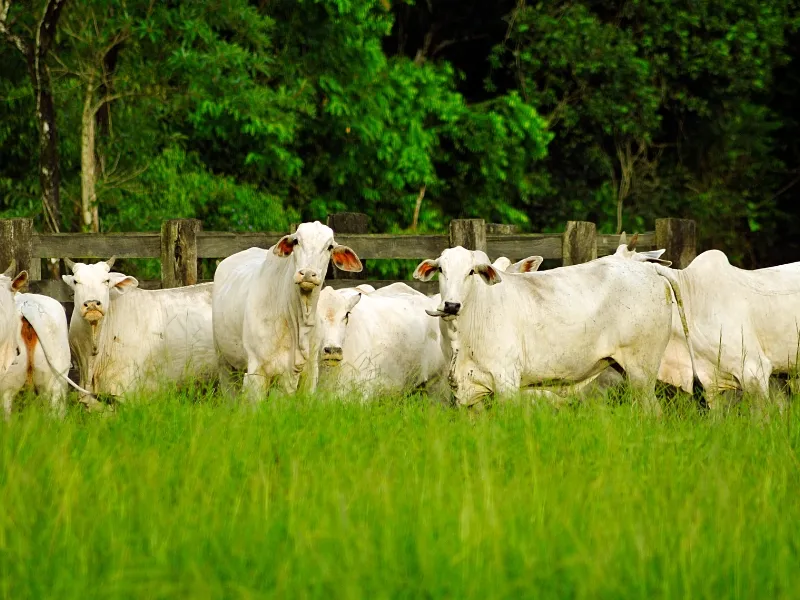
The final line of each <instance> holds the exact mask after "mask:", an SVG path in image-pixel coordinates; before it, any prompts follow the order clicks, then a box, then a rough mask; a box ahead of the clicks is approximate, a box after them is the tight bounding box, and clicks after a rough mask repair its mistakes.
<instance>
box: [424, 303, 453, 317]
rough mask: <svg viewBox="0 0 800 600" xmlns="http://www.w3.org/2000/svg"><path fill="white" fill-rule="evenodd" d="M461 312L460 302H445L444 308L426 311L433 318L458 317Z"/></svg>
mask: <svg viewBox="0 0 800 600" xmlns="http://www.w3.org/2000/svg"><path fill="white" fill-rule="evenodd" d="M460 310H461V303H460V302H445V303H444V307H442V308H439V309H436V310H425V312H426V313H428V314H429V315H430V316H432V317H456V316H458V312H459V311H460Z"/></svg>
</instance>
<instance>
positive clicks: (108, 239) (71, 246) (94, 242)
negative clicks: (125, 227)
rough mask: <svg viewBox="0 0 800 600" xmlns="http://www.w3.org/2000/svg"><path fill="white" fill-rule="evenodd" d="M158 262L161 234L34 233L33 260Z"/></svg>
mask: <svg viewBox="0 0 800 600" xmlns="http://www.w3.org/2000/svg"><path fill="white" fill-rule="evenodd" d="M114 255H116V256H117V257H119V258H159V257H160V256H161V234H160V233H158V232H146V233H36V234H34V235H33V256H34V257H35V258H97V259H101V260H104V259H107V258H109V257H111V256H114Z"/></svg>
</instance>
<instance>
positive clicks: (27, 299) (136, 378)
mask: <svg viewBox="0 0 800 600" xmlns="http://www.w3.org/2000/svg"><path fill="white" fill-rule="evenodd" d="M635 237H636V236H634V238H635ZM635 244H636V240H635V239H633V240H631V242H630V243H628V242H627V240H626V239H625V235H624V234H623V236H622V238H621V239H620V246H619V248H618V249H617V252H616V253H615V254H614V255H611V256H606V257H603V258H600V259H597V260H593V261H591V262H588V263H584V264H580V265H575V266H569V267H561V268H557V269H552V270H548V271H542V272H539V271H537V269H538V267H539V265H540V264H541V262H542V258H541V257H538V256H531V257H529V258H526V259H525V260H522V261H519V262H517V263H514V264H511V261H510V260H508V259H507V258H505V257H501V258H499V259H497V260H496V261H495V262H494V263H491V262H490V261H489V258H488V257H487V255H486V254H485V253H484V252H480V251H471V250H466V249H464V248H461V247H456V248H449V249H446V250H444V251H443V252H442V254H441V255H440V256H439V257H438V258H436V259H429V260H425V261H423V262H421V263H420V264H419V265H418V266H417V268H416V270H415V272H414V277H415V278H417V279H420V280H423V281H428V280H430V279H431V278H432V277H433V276H434V275H435V274H437V273H438V277H439V294H436V295H435V296H426V295H425V294H422V293H420V292H418V291H416V290H414V289H413V288H411V287H409V286H407V285H405V284H403V283H395V284H392V285H389V286H387V287H384V288H381V289H378V290H376V289H374V288H373V287H372V286H369V285H360V286H357V287H354V288H349V289H340V290H334V289H333V288H331V287H324V289H323V286H324V278H325V273H326V272H327V269H328V264H329V262H330V261H333V263H334V264H335V265H336V267H338V268H339V269H343V270H345V271H353V272H358V271H361V270H362V265H361V261H360V260H359V258H358V256H357V255H356V253H355V252H354V251H353V250H352V249H350V248H348V247H346V246H342V245H339V244H337V243H336V241H335V240H334V233H333V231H332V230H331V229H330V228H329V227H327V226H325V225H322V224H321V223H319V222H314V223H303V224H302V225H300V226H299V227H298V228H297V231H296V232H295V233H293V234H291V235H287V236H284V237H283V238H281V240H280V241H279V242H278V243H277V244H275V245H274V246H272V247H271V248H270V249H268V250H264V249H261V248H250V249H249V250H245V251H243V252H239V253H237V254H234V255H232V256H230V257H228V258H226V259H225V260H223V261H222V262H221V263H220V264H219V266H218V267H217V270H216V273H215V276H214V282H213V283H205V284H199V285H193V286H187V287H182V288H175V289H164V290H142V289H138V282H137V280H136V279H135V278H133V277H131V276H128V275H125V274H122V273H117V272H114V271H112V270H111V269H112V266H113V262H114V259H113V258H112V259H110V260H108V261H103V262H98V263H95V264H84V263H74V262H72V261H66V262H67V265H68V267H69V268H70V270H71V271H72V273H71V274H70V275H64V276H63V279H64V281H65V282H66V283H67V284H68V285H69V286H70V287H71V288H72V290H74V293H75V298H74V311H73V314H72V318H71V320H70V322H69V327H68V326H67V318H66V314H65V311H64V308H63V306H62V305H61V304H60V303H59V302H57V301H55V300H54V299H52V298H49V297H47V296H43V295H39V294H29V293H22V291H21V290H22V289H23V288H24V286H25V284H26V282H27V273H26V272H25V271H22V272H21V273H16V272H15V265H14V264H13V262H12V265H11V266H10V267H9V268H8V270H7V271H6V272H5V273H4V274H3V275H0V395H2V400H3V409H4V412H5V415H6V417H8V416H9V415H10V414H11V411H12V405H13V401H14V398H15V397H16V396H17V394H18V393H19V392H20V391H22V390H23V389H25V388H26V387H28V388H32V389H34V390H35V392H36V393H38V394H41V395H43V396H46V397H48V398H49V401H50V403H51V407H52V409H53V411H54V412H55V413H56V414H57V415H63V413H64V411H65V409H66V399H67V393H68V389H69V386H72V387H73V388H75V389H76V390H77V391H78V392H79V396H78V397H79V401H80V402H81V403H83V404H84V405H85V406H86V407H87V408H88V409H90V410H91V409H94V408H98V407H99V406H100V400H99V398H102V397H104V396H106V397H107V396H111V397H114V398H118V399H124V397H125V396H126V395H129V394H132V393H142V392H149V391H154V390H155V389H156V388H157V387H158V386H159V385H162V384H163V383H164V382H170V383H172V384H176V383H177V384H181V383H186V382H188V381H190V380H191V381H194V380H215V379H216V378H219V381H220V384H221V386H222V388H223V389H224V390H226V391H228V392H230V393H231V395H232V396H234V397H235V396H236V395H238V394H239V393H241V395H242V396H243V397H244V398H246V399H247V400H249V401H251V402H258V401H260V400H262V399H264V398H265V397H266V396H267V394H268V393H269V392H270V390H273V389H275V390H280V391H283V392H285V393H294V392H296V391H298V389H304V390H309V391H313V390H317V389H318V390H325V392H326V394H334V395H335V394H348V395H350V394H355V395H356V396H358V397H360V398H362V399H368V398H374V397H376V396H378V395H381V394H387V393H401V392H404V391H407V390H412V389H417V388H420V387H422V386H426V387H427V389H428V390H429V392H430V393H431V394H434V395H441V396H442V397H447V398H450V395H451V393H452V396H453V397H454V398H455V402H456V404H458V405H461V406H472V405H474V404H476V403H479V402H480V401H481V400H482V399H483V398H485V397H486V396H488V395H490V394H494V395H496V396H508V395H516V394H519V393H524V394H530V395H531V396H535V397H547V398H549V399H551V400H554V401H556V402H558V401H559V400H560V399H562V398H563V397H565V396H572V395H573V394H575V393H580V391H581V390H582V389H583V388H585V387H587V386H589V385H590V384H592V383H593V382H596V381H598V378H599V376H600V375H601V374H602V373H604V372H605V373H611V374H612V375H613V374H614V373H616V369H619V370H621V371H622V372H623V373H624V375H625V377H626V378H627V380H628V382H629V384H630V386H631V388H632V389H634V390H636V391H637V392H638V393H637V394H635V396H634V397H637V398H640V399H641V401H642V403H643V405H644V406H645V408H646V409H647V410H649V411H652V412H654V413H658V412H659V411H660V407H659V404H658V400H657V398H656V395H655V382H656V380H661V381H663V382H666V383H668V384H671V385H674V386H676V387H679V388H682V389H684V390H685V391H687V392H692V390H693V385H694V382H695V381H696V380H699V382H700V383H701V384H702V386H703V389H704V391H705V394H706V399H707V402H708V404H709V406H710V407H711V408H712V409H714V408H717V407H719V406H720V405H721V404H722V395H721V392H723V391H725V390H741V391H744V392H746V393H751V394H755V395H758V396H759V397H762V398H767V397H769V378H770V376H771V375H772V374H777V373H789V374H792V373H793V372H794V370H795V369H796V367H797V363H798V353H799V352H800V263H792V264H788V265H782V266H778V267H772V268H768V269H759V270H754V271H747V270H742V269H739V268H736V267H734V266H732V265H731V264H730V263H729V262H728V260H727V258H726V256H725V255H724V254H723V253H722V252H719V251H716V250H711V251H708V252H704V253H703V254H701V255H700V256H698V257H697V258H696V259H695V260H694V261H693V262H692V263H691V264H690V265H689V266H688V267H687V268H685V269H683V270H675V269H671V268H669V265H670V263H669V262H668V261H664V260H661V259H660V256H661V254H662V253H663V250H662V251H652V252H636V250H635ZM73 359H74V361H75V365H76V367H77V369H78V371H79V373H80V382H79V384H78V383H75V382H73V381H72V380H71V379H69V376H68V375H69V370H70V367H71V363H72V360H73ZM612 369H613V370H612ZM235 372H239V373H242V374H243V379H242V385H241V389H239V386H238V385H236V383H235V382H236V381H237V378H236V377H234V373H235ZM600 379H603V378H600ZM448 387H449V390H448Z"/></svg>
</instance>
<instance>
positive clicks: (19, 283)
mask: <svg viewBox="0 0 800 600" xmlns="http://www.w3.org/2000/svg"><path fill="white" fill-rule="evenodd" d="M15 273H16V275H15ZM27 283H28V272H27V271H20V272H19V273H17V261H16V260H14V259H13V258H12V259H11V263H10V264H9V265H8V269H6V271H5V273H3V274H2V275H0V287H2V288H3V289H5V290H8V291H9V292H10V293H12V294H14V293H16V292H18V291H20V290H21V289H23V288H24V287H25V286H26V285H27Z"/></svg>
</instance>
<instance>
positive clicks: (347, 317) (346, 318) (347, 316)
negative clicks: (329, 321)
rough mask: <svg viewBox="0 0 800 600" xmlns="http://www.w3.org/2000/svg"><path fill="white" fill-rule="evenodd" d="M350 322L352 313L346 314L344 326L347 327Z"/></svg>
mask: <svg viewBox="0 0 800 600" xmlns="http://www.w3.org/2000/svg"><path fill="white" fill-rule="evenodd" d="M349 320H350V313H349V312H348V313H345V315H344V324H345V325H347V322H348V321H349Z"/></svg>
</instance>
